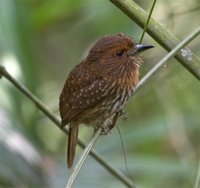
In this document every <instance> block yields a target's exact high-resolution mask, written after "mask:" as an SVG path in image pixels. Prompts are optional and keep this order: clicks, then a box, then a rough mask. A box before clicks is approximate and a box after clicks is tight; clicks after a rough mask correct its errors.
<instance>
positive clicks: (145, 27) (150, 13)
mask: <svg viewBox="0 0 200 188" xmlns="http://www.w3.org/2000/svg"><path fill="white" fill-rule="evenodd" d="M156 1H157V0H154V2H153V5H152V7H151V10H150V12H149V16H148V19H147V22H146V24H145V26H144V30H143V32H142V36H141V38H140V42H139V43H140V44H141V43H142V40H143V38H144V34H145V33H146V31H147V26H148V24H149V20H150V18H151V15H152V13H153V9H154V7H155V4H156Z"/></svg>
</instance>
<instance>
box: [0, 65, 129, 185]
mask: <svg viewBox="0 0 200 188" xmlns="http://www.w3.org/2000/svg"><path fill="white" fill-rule="evenodd" d="M1 77H5V78H6V79H7V80H9V81H10V82H11V83H12V84H13V85H14V86H15V87H16V88H17V89H18V90H19V91H21V92H22V93H23V94H24V95H25V96H27V98H29V99H30V100H31V101H32V102H33V103H35V105H36V106H37V108H38V109H39V110H40V111H42V112H43V113H44V114H45V115H46V116H47V117H48V118H49V119H50V120H51V121H52V122H54V124H55V125H57V127H59V128H60V125H61V123H60V120H59V119H58V118H57V117H56V116H55V115H54V114H53V113H52V112H51V111H50V110H49V109H48V108H47V107H46V106H45V105H44V104H43V103H42V102H41V101H40V100H39V99H38V98H37V97H36V96H35V95H34V94H33V93H31V92H30V91H29V90H28V89H27V88H26V87H25V86H24V85H22V84H21V83H19V82H18V81H17V80H15V78H13V77H12V76H11V75H10V74H9V73H8V72H7V71H6V69H5V67H4V66H2V65H0V78H1ZM61 130H62V131H63V132H64V133H65V134H66V135H68V128H67V127H64V128H63V129H61ZM78 144H79V146H80V147H81V148H85V146H86V143H84V142H83V141H82V140H80V139H78ZM90 155H91V156H92V157H93V158H94V159H95V160H96V161H98V162H99V163H100V164H101V165H102V166H103V167H104V168H105V169H106V170H108V171H109V172H110V173H111V174H112V175H113V176H115V177H116V178H117V179H118V180H119V181H121V182H122V183H124V184H125V185H126V186H128V187H130V186H131V185H132V182H131V181H130V180H129V179H128V178H127V177H126V176H125V175H124V174H122V173H121V172H120V171H119V170H117V169H116V168H115V167H113V166H112V165H111V164H110V163H108V162H107V161H106V160H105V159H104V158H102V157H101V156H100V155H99V154H98V153H97V152H96V151H95V150H93V149H92V150H91V151H90Z"/></svg>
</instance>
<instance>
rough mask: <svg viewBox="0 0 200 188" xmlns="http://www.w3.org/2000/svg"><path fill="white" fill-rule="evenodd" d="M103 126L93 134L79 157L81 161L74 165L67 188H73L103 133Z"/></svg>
mask: <svg viewBox="0 0 200 188" xmlns="http://www.w3.org/2000/svg"><path fill="white" fill-rule="evenodd" d="M101 131H102V128H101V127H99V128H98V129H97V130H96V131H95V133H94V135H93V136H92V138H91V140H90V142H89V143H88V145H87V146H86V147H85V149H84V150H83V152H82V154H81V157H80V159H79V161H78V162H77V164H76V165H75V166H74V169H73V172H72V174H71V175H70V177H69V180H68V183H67V185H66V188H71V186H72V184H73V182H74V180H75V178H76V176H77V175H78V173H79V171H80V169H81V167H82V165H83V163H84V161H85V160H86V158H87V156H88V154H89V153H90V150H91V149H92V147H93V145H94V144H95V142H96V140H97V138H98V137H99V135H100V134H101Z"/></svg>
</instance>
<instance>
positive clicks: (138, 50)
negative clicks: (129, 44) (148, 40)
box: [130, 44, 154, 56]
mask: <svg viewBox="0 0 200 188" xmlns="http://www.w3.org/2000/svg"><path fill="white" fill-rule="evenodd" d="M150 48H154V46H153V45H148V44H136V45H135V49H134V50H133V51H132V52H131V53H130V55H131V56H132V55H135V54H138V53H141V52H143V51H145V50H148V49H150Z"/></svg>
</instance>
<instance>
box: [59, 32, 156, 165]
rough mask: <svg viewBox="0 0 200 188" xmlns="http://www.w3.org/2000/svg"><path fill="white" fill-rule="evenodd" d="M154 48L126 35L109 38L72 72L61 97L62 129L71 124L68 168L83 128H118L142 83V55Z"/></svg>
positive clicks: (108, 36) (95, 47) (96, 46)
mask: <svg viewBox="0 0 200 188" xmlns="http://www.w3.org/2000/svg"><path fill="white" fill-rule="evenodd" d="M153 47H154V46H152V45H144V44H136V43H135V42H134V39H133V38H132V37H129V36H126V35H125V34H123V33H118V34H114V35H107V36H104V37H102V38H100V39H99V40H98V41H97V42H96V43H95V44H94V46H93V47H91V49H90V50H89V53H88V55H87V57H86V58H85V59H84V60H83V61H81V62H80V63H79V64H77V65H76V66H75V67H74V68H73V69H72V71H71V72H70V74H69V75H68V77H67V79H66V82H65V84H64V87H63V89H62V92H61V94H60V98H59V109H60V116H61V128H63V127H65V126H66V125H69V135H68V149H67V166H68V168H71V167H72V165H73V161H74V157H75V151H76V145H77V139H78V130H79V126H80V125H81V124H85V125H91V126H93V127H98V126H103V127H109V126H110V128H109V129H111V128H112V127H113V126H114V122H113V121H114V120H115V121H116V115H117V114H118V113H119V114H121V112H123V107H124V105H125V104H126V103H127V101H128V100H129V99H130V98H131V96H133V94H134V90H135V87H136V85H137V83H138V80H139V68H140V66H141V63H142V58H141V56H140V53H141V52H143V51H145V50H147V49H150V48H153ZM107 125H108V126H107Z"/></svg>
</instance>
